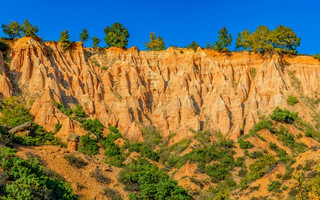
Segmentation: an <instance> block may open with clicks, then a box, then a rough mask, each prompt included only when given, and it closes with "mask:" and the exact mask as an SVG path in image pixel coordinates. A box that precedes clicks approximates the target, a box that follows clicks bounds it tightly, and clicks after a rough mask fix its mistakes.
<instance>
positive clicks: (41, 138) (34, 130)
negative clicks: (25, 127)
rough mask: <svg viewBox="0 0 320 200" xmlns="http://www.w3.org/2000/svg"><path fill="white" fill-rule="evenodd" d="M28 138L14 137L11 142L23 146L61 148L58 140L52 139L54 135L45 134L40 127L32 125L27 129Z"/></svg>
mask: <svg viewBox="0 0 320 200" xmlns="http://www.w3.org/2000/svg"><path fill="white" fill-rule="evenodd" d="M29 131H30V136H18V135H17V136H14V138H13V141H14V142H15V143H18V144H22V145H25V146H30V145H31V146H39V145H43V144H49V145H59V146H63V143H62V142H61V139H60V138H56V137H54V133H52V132H47V131H46V130H45V129H44V128H43V127H42V126H40V125H38V124H32V125H31V127H30V128H29Z"/></svg>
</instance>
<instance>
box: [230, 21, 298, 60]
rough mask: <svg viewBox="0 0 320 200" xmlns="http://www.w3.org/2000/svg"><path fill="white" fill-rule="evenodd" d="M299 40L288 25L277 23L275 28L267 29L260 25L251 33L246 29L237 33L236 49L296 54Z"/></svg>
mask: <svg viewBox="0 0 320 200" xmlns="http://www.w3.org/2000/svg"><path fill="white" fill-rule="evenodd" d="M300 41H301V38H299V37H297V35H296V34H295V33H294V32H293V30H292V29H291V28H290V27H285V26H283V25H279V26H278V27H277V28H276V29H275V30H269V28H268V27H266V26H262V25H261V26H258V27H257V29H256V30H255V31H254V32H253V33H252V34H251V33H250V32H249V30H248V29H246V30H244V31H242V32H240V33H238V38H237V40H236V49H239V50H249V51H253V52H262V53H264V52H279V53H291V54H296V53H297V50H296V48H297V47H299V45H300Z"/></svg>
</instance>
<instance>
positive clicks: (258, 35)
mask: <svg viewBox="0 0 320 200" xmlns="http://www.w3.org/2000/svg"><path fill="white" fill-rule="evenodd" d="M250 37H251V41H252V43H251V50H252V51H254V52H262V53H264V52H270V51H271V50H272V49H273V46H272V44H271V41H270V31H269V28H268V27H266V26H262V25H261V26H258V27H257V29H256V30H255V32H253V33H252V35H251V36H250Z"/></svg>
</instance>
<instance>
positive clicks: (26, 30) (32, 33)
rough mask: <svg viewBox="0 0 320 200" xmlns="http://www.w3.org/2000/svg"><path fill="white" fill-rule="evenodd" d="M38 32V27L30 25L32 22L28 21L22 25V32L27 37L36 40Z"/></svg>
mask: <svg viewBox="0 0 320 200" xmlns="http://www.w3.org/2000/svg"><path fill="white" fill-rule="evenodd" d="M38 31H39V29H38V27H37V26H32V24H30V22H29V21H28V20H27V19H26V20H25V21H24V22H23V24H22V25H21V32H22V33H23V34H24V36H25V37H32V38H36V37H37V33H38Z"/></svg>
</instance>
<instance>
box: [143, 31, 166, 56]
mask: <svg viewBox="0 0 320 200" xmlns="http://www.w3.org/2000/svg"><path fill="white" fill-rule="evenodd" d="M144 44H145V45H146V49H147V50H151V51H161V50H165V48H166V46H165V44H164V41H163V38H162V37H160V36H158V38H157V36H156V34H155V33H154V32H153V33H150V41H149V42H145V43H144Z"/></svg>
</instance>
